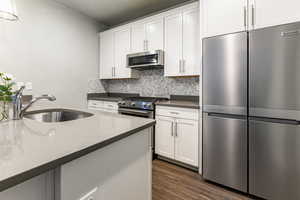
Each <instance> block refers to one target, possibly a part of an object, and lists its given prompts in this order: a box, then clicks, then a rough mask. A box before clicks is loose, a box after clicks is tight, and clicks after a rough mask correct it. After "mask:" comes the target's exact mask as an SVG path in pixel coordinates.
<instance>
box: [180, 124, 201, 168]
mask: <svg viewBox="0 0 300 200" xmlns="http://www.w3.org/2000/svg"><path fill="white" fill-rule="evenodd" d="M198 123H199V122H198V121H193V120H185V119H177V120H176V124H175V160H178V161H180V162H183V163H186V164H190V165H193V166H198V134H199V133H198V132H199V124H198Z"/></svg>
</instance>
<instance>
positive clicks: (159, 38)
mask: <svg viewBox="0 0 300 200" xmlns="http://www.w3.org/2000/svg"><path fill="white" fill-rule="evenodd" d="M163 49H164V20H163V18H156V19H153V20H151V21H149V22H147V23H146V50H147V51H155V50H163Z"/></svg>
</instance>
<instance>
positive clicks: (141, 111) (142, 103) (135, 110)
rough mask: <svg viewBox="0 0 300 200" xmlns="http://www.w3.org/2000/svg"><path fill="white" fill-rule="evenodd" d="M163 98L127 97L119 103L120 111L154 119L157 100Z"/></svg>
mask: <svg viewBox="0 0 300 200" xmlns="http://www.w3.org/2000/svg"><path fill="white" fill-rule="evenodd" d="M161 99H162V98H156V97H126V98H124V99H123V100H122V101H120V102H119V103H118V105H119V113H120V114H124V115H132V116H137V117H145V118H152V119H154V118H155V102H157V101H158V100H161Z"/></svg>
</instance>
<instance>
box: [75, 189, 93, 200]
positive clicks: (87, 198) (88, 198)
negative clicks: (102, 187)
mask: <svg viewBox="0 0 300 200" xmlns="http://www.w3.org/2000/svg"><path fill="white" fill-rule="evenodd" d="M97 190H98V187H96V188H94V189H92V190H91V191H90V192H88V193H87V194H85V195H84V196H83V197H81V198H80V199H79V200H96V197H95V194H96V192H97Z"/></svg>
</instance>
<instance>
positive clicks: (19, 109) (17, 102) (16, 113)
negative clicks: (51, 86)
mask: <svg viewBox="0 0 300 200" xmlns="http://www.w3.org/2000/svg"><path fill="white" fill-rule="evenodd" d="M24 89H25V86H22V87H21V88H20V89H19V90H18V91H17V92H16V94H15V95H14V96H13V119H14V120H20V119H23V116H24V114H25V112H26V111H27V110H28V109H29V108H30V107H31V106H32V104H34V103H35V102H37V101H39V100H43V99H45V100H49V101H55V100H56V98H55V96H53V95H48V94H46V95H42V96H39V97H35V98H33V99H32V101H31V102H30V103H29V104H28V105H26V106H25V107H24V108H23V104H22V97H23V91H24Z"/></svg>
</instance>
